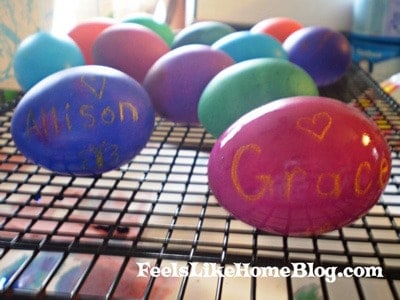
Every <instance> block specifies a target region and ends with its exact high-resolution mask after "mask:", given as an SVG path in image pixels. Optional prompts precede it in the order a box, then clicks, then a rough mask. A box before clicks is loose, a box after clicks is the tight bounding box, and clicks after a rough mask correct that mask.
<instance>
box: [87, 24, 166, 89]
mask: <svg viewBox="0 0 400 300" xmlns="http://www.w3.org/2000/svg"><path fill="white" fill-rule="evenodd" d="M169 50H170V48H169V47H168V45H167V44H166V43H165V41H164V40H163V39H162V38H161V37H160V36H159V35H158V34H156V33H155V32H154V31H152V30H150V29H148V28H146V27H145V26H142V25H139V24H132V23H120V24H115V25H112V26H110V27H108V28H107V29H105V30H104V31H103V32H101V33H100V34H99V36H98V37H97V38H96V40H95V41H94V44H93V48H92V51H93V52H92V54H93V59H94V62H95V63H96V64H98V65H104V66H108V67H112V68H115V69H118V70H120V71H122V72H125V73H126V74H128V75H129V76H131V77H132V78H134V79H136V80H137V81H138V82H139V83H142V82H143V79H144V77H145V76H146V73H147V71H148V70H149V69H150V67H151V66H152V65H153V64H154V63H155V61H156V60H157V59H159V58H160V57H161V56H163V55H164V54H165V53H167V52H168V51H169Z"/></svg>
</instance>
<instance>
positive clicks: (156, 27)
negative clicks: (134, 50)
mask: <svg viewBox="0 0 400 300" xmlns="http://www.w3.org/2000/svg"><path fill="white" fill-rule="evenodd" d="M122 22H123V23H134V24H139V25H143V26H145V27H147V28H148V29H150V30H152V31H154V32H155V33H157V34H158V35H159V36H160V37H161V38H162V39H163V40H164V41H165V42H166V43H167V45H168V46H171V45H172V42H173V40H174V32H173V31H172V29H171V27H170V26H169V25H168V24H167V23H163V22H158V21H157V20H155V19H154V18H153V16H152V15H148V14H145V13H138V14H134V15H132V16H130V17H128V18H126V19H124V20H122Z"/></svg>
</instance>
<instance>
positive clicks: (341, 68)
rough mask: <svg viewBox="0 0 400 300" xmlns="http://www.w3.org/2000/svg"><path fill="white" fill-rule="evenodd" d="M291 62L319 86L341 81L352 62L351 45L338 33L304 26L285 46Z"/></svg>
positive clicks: (323, 28)
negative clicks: (305, 72)
mask: <svg viewBox="0 0 400 300" xmlns="http://www.w3.org/2000/svg"><path fill="white" fill-rule="evenodd" d="M283 48H284V49H285V50H286V52H287V53H288V57H289V60H290V61H291V62H293V63H295V64H296V65H298V66H300V67H302V68H303V69H304V70H306V71H307V72H308V73H309V74H310V76H311V77H312V78H313V79H314V81H315V82H316V84H317V86H319V87H322V86H327V85H330V84H332V83H335V82H336V81H338V80H339V79H340V78H341V77H342V76H343V75H344V74H345V73H346V71H347V69H348V67H349V66H350V63H351V46H350V43H349V41H348V40H347V38H346V37H345V36H344V35H343V34H341V33H340V32H338V31H335V30H332V29H329V28H326V27H323V26H310V27H304V28H302V29H299V30H297V31H295V32H294V33H292V34H291V35H290V36H289V37H288V38H287V39H286V40H285V42H284V43H283Z"/></svg>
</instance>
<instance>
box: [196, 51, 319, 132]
mask: <svg viewBox="0 0 400 300" xmlns="http://www.w3.org/2000/svg"><path fill="white" fill-rule="evenodd" d="M298 95H314V96H315V95H318V89H317V86H316V85H315V83H314V81H313V80H312V78H311V77H310V76H309V75H308V74H307V73H306V72H305V71H304V70H303V69H301V68H300V67H298V66H296V65H295V64H293V63H291V62H289V61H287V60H284V59H280V58H256V59H251V60H247V61H243V62H240V63H237V64H235V65H233V66H230V67H228V68H226V69H224V70H222V71H221V72H219V73H218V74H217V75H216V76H215V77H214V78H213V79H212V80H211V81H210V82H209V84H208V85H207V86H206V88H205V89H204V91H203V93H202V95H201V97H200V101H199V107H198V115H199V120H200V123H201V124H202V125H203V126H204V128H206V129H207V130H208V132H209V133H210V134H212V135H213V136H214V137H218V136H219V135H220V134H221V133H222V132H224V130H225V129H227V128H228V127H229V126H230V125H231V124H232V123H233V122H235V121H236V120H237V119H239V118H240V117H241V116H242V115H244V114H246V113H247V112H249V111H251V110H253V109H254V108H256V107H258V106H261V105H263V104H265V103H268V102H270V101H273V100H277V99H280V98H284V97H291V96H298Z"/></svg>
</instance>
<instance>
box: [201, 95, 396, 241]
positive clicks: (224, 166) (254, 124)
mask: <svg viewBox="0 0 400 300" xmlns="http://www.w3.org/2000/svg"><path fill="white" fill-rule="evenodd" d="M390 169H391V156H390V149H389V147H388V144H387V143H386V141H385V138H384V137H383V135H382V134H381V132H380V131H379V129H378V127H377V126H376V125H375V124H374V123H373V122H372V121H371V120H369V119H368V118H367V117H366V116H365V115H364V114H362V113H361V112H360V111H358V110H357V109H356V108H354V107H351V106H349V105H347V104H345V103H343V102H340V101H338V100H334V99H330V98H324V97H317V96H298V97H292V98H285V99H281V100H277V101H274V102H271V103H269V104H266V105H264V106H261V107H259V108H257V109H255V110H253V111H251V112H250V113H248V114H246V115H245V116H243V117H242V118H240V119H239V120H238V121H236V122H235V123H234V124H233V125H232V126H231V127H230V128H229V129H227V130H226V131H225V132H224V134H222V135H221V136H220V137H219V138H218V140H217V142H216V144H215V145H214V147H213V149H212V151H211V154H210V159H209V164H208V178H209V185H210V188H211V190H212V192H213V193H214V195H215V197H216V198H217V200H218V202H219V203H220V204H221V205H222V206H223V207H224V208H226V209H227V211H229V212H230V213H231V214H232V215H234V216H235V217H236V218H238V219H240V220H242V221H243V222H245V223H247V224H250V225H252V226H254V227H256V228H258V229H260V230H264V231H268V232H272V233H277V234H281V235H319V234H322V233H324V232H328V231H332V230H335V229H338V228H341V227H343V226H345V225H348V224H350V223H352V222H354V221H355V220H356V219H357V218H359V217H361V216H363V215H365V214H366V213H367V212H368V210H369V209H370V208H371V207H372V206H373V205H374V204H375V203H376V202H377V201H378V199H379V197H380V195H381V194H382V192H383V190H384V188H385V186H386V184H387V182H388V180H389V177H390Z"/></svg>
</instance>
